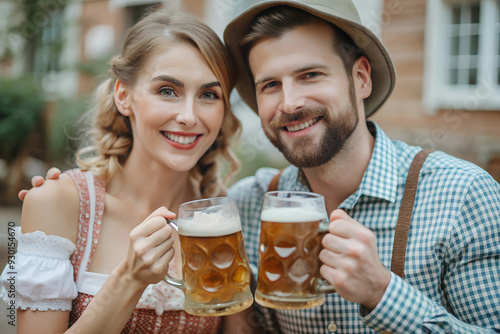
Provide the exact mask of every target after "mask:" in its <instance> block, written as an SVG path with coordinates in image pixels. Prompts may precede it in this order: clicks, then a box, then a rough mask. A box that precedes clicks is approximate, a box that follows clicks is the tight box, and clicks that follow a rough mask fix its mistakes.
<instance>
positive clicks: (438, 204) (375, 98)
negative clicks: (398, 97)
mask: <svg viewBox="0 0 500 334" xmlns="http://www.w3.org/2000/svg"><path fill="white" fill-rule="evenodd" d="M224 39H225V42H226V45H227V46H228V48H229V49H230V51H231V53H232V56H233V58H234V59H235V63H236V64H237V67H238V69H239V73H238V82H237V85H236V87H237V89H238V92H239V94H240V96H241V97H242V99H243V100H244V101H245V102H246V103H247V104H248V105H249V106H250V107H251V108H252V109H253V110H254V111H255V112H257V113H258V115H259V117H260V119H261V123H262V127H263V129H264V132H265V133H266V135H267V137H268V138H269V140H270V141H271V142H272V143H273V144H274V145H275V146H276V147H277V148H278V149H279V150H280V151H281V152H282V153H283V154H284V156H285V158H286V159H287V160H288V161H289V162H290V163H291V164H292V165H291V166H290V167H288V168H286V169H285V170H284V171H283V172H282V174H281V176H280V177H279V182H278V190H302V191H313V192H316V193H319V194H322V195H323V196H324V197H325V201H326V207H327V211H328V212H329V213H331V215H330V220H331V222H330V226H329V232H330V233H329V234H327V235H326V236H325V237H324V238H323V245H324V247H325V248H324V250H322V251H321V253H320V260H321V261H322V262H323V263H324V265H323V266H322V267H321V269H320V273H321V274H322V275H323V277H325V278H326V279H327V280H328V281H329V282H330V283H331V284H332V285H333V286H334V287H335V289H336V291H337V293H336V294H329V295H327V296H326V302H325V304H324V305H323V306H321V307H316V308H312V309H305V310H275V311H271V310H268V309H264V308H263V312H264V315H265V316H266V320H267V325H268V327H269V328H273V329H274V330H275V331H276V332H283V333H324V332H336V331H338V332H339V333H372V332H374V331H376V332H398V333H429V332H431V333H444V332H446V333H483V332H484V333H491V332H500V275H499V273H500V234H499V232H498V231H500V186H499V184H498V183H497V182H496V181H494V180H493V178H492V177H491V176H489V175H488V174H487V173H486V172H485V171H483V170H481V169H480V168H478V167H476V166H474V165H472V164H470V163H467V162H465V161H462V160H459V159H455V158H453V157H450V156H448V155H446V154H444V153H442V152H433V153H431V154H430V155H429V156H428V158H427V160H426V161H425V163H424V165H423V167H422V169H421V171H420V175H419V182H418V188H417V192H416V197H415V205H414V206H412V208H413V215H412V219H411V225H410V231H409V239H408V242H407V245H406V247H407V249H406V263H405V266H404V279H403V278H401V277H399V276H397V275H395V274H394V273H393V272H391V255H392V253H393V238H394V233H395V232H394V231H395V228H396V222H397V220H398V214H399V209H400V206H401V201H402V196H403V191H404V186H405V181H406V178H407V174H408V169H409V166H410V164H411V162H412V160H413V158H414V156H415V155H416V154H417V152H419V151H420V150H421V148H419V147H412V146H408V145H406V144H404V143H402V142H392V141H390V140H389V139H388V138H387V137H386V135H385V134H384V133H383V131H382V129H380V127H378V125H377V124H375V123H374V122H367V121H366V118H367V117H368V116H370V115H371V114H373V113H374V112H375V111H376V110H377V109H378V108H379V107H380V106H381V105H382V104H383V102H384V101H385V100H386V99H387V98H388V96H389V95H390V93H391V92H392V89H393V87H394V82H395V71H394V67H393V65H392V61H391V59H390V56H389V55H388V53H387V51H386V49H385V48H384V46H383V45H382V43H381V42H380V41H379V40H378V38H377V37H376V36H375V35H374V34H373V33H371V32H370V31H369V30H367V29H366V28H364V27H363V26H362V25H361V24H360V23H359V17H358V14H357V12H356V9H355V7H354V5H353V4H352V3H351V1H350V0H324V1H312V0H307V1H302V2H298V1H267V2H264V3H261V4H258V5H256V6H254V7H251V8H250V9H248V10H246V11H245V12H243V13H242V14H241V15H239V16H238V17H237V18H235V19H234V20H233V21H232V22H231V23H230V24H229V25H228V26H227V28H226V30H225V32H224ZM276 173H277V171H276V170H272V169H265V168H264V169H261V170H259V171H258V172H257V173H256V175H255V176H253V177H250V178H247V179H244V180H241V181H240V182H238V183H236V184H235V185H234V186H233V187H232V188H231V189H230V191H229V196H232V197H234V198H236V199H237V201H238V206H239V208H240V211H241V219H242V223H243V232H244V234H245V235H244V237H245V245H246V248H247V253H248V255H249V259H250V263H251V264H252V267H253V270H257V265H258V245H259V224H260V208H261V205H262V201H263V196H264V193H265V192H266V191H267V190H268V186H269V184H270V182H271V179H272V178H273V177H274V175H276ZM417 175H418V174H417ZM404 254H405V253H403V257H404Z"/></svg>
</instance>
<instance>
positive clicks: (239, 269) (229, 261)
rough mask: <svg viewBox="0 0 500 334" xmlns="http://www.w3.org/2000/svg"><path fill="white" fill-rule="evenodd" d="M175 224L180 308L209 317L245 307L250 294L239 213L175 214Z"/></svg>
mask: <svg viewBox="0 0 500 334" xmlns="http://www.w3.org/2000/svg"><path fill="white" fill-rule="evenodd" d="M181 207H182V206H181ZM236 210H237V209H236ZM178 225H179V239H180V244H181V254H182V277H183V286H182V289H183V290H184V295H185V300H184V310H185V311H186V312H188V313H190V314H194V315H201V316H213V315H227V314H232V313H236V312H239V311H242V310H244V309H246V308H247V307H249V306H250V305H251V304H252V303H253V296H252V294H251V292H250V269H249V265H248V257H247V254H246V252H245V246H244V243H243V236H242V234H241V222H240V219H239V216H238V215H237V214H233V215H228V214H227V213H224V212H211V213H204V212H195V213H194V214H193V215H192V217H190V219H188V220H182V217H181V214H179V221H178ZM167 282H168V279H167ZM169 283H170V282H169Z"/></svg>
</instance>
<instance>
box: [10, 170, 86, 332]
mask: <svg viewBox="0 0 500 334" xmlns="http://www.w3.org/2000/svg"><path fill="white" fill-rule="evenodd" d="M78 215H79V196H78V192H77V190H76V188H75V186H74V183H73V181H72V180H71V179H70V178H69V177H67V176H61V177H60V178H59V179H58V180H47V181H46V182H45V184H44V185H43V187H37V188H33V189H32V190H31V191H30V192H29V194H28V195H27V196H26V198H25V200H24V204H23V208H22V216H21V230H22V232H23V234H24V233H30V232H35V231H42V232H44V233H45V234H47V235H55V236H59V237H63V238H66V239H69V240H71V241H72V242H73V243H76V238H77V233H78V232H77V229H78ZM54 284H55V285H56V286H57V284H60V282H54ZM34 297H35V296H34ZM17 314H18V324H17V325H18V326H17V332H18V333H63V332H64V331H65V330H66V329H67V328H68V320H69V311H61V310H49V311H38V310H31V309H26V310H21V309H18V310H17Z"/></svg>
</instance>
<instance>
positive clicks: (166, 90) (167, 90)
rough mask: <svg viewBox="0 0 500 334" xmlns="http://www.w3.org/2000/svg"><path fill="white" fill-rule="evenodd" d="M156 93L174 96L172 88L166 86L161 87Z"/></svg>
mask: <svg viewBox="0 0 500 334" xmlns="http://www.w3.org/2000/svg"><path fill="white" fill-rule="evenodd" d="M158 93H159V94H160V95H162V96H167V97H171V96H175V91H174V90H173V89H172V88H168V87H163V88H161V89H160V90H159V91H158Z"/></svg>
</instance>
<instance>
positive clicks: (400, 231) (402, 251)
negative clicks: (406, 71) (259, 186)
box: [267, 150, 432, 278]
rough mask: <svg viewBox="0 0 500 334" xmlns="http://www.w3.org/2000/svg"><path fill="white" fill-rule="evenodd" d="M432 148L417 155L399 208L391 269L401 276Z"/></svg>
mask: <svg viewBox="0 0 500 334" xmlns="http://www.w3.org/2000/svg"><path fill="white" fill-rule="evenodd" d="M431 152H432V151H431V150H422V151H420V152H418V153H417V155H415V158H413V161H412V163H411V165H410V169H409V171H408V176H407V178H406V183H405V188H404V192H403V199H402V201H401V207H400V209H399V216H398V222H397V225H396V231H395V233H394V246H393V248H392V259H391V271H392V272H393V273H395V274H396V275H398V276H399V277H401V278H403V277H404V267H405V256H406V245H407V243H408V234H409V232H410V222H411V216H412V213H413V204H414V202H415V194H416V193H417V185H418V175H419V173H420V169H421V168H422V165H423V164H424V161H425V159H426V158H427V156H428V155H429V153H431ZM282 172H283V169H282V170H280V171H279V173H278V174H276V175H275V176H274V177H273V179H272V180H271V183H269V188H268V190H267V191H275V190H277V189H278V182H279V179H280V176H281V173H282Z"/></svg>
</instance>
